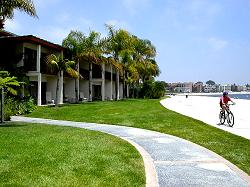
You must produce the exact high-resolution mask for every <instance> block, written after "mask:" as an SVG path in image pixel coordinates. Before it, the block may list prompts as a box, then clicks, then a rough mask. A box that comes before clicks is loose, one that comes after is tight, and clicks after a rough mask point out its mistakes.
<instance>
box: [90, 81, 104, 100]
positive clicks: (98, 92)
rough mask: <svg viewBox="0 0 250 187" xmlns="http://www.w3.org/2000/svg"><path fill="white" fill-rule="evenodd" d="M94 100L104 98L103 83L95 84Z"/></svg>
mask: <svg viewBox="0 0 250 187" xmlns="http://www.w3.org/2000/svg"><path fill="white" fill-rule="evenodd" d="M92 91H93V100H101V99H102V86H101V85H93V90H92Z"/></svg>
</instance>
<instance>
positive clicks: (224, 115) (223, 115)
mask: <svg viewBox="0 0 250 187" xmlns="http://www.w3.org/2000/svg"><path fill="white" fill-rule="evenodd" d="M230 105H234V104H227V108H226V110H224V111H223V110H222V109H221V110H220V114H219V119H220V123H221V124H224V123H225V121H226V120H227V123H228V125H229V127H233V125H234V115H233V113H232V112H231V110H230V108H229V106H230Z"/></svg>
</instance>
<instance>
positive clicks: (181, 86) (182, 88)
mask: <svg viewBox="0 0 250 187" xmlns="http://www.w3.org/2000/svg"><path fill="white" fill-rule="evenodd" d="M175 84H176V87H175V88H174V91H176V92H180V93H191V92H192V91H193V83H192V82H184V83H175Z"/></svg>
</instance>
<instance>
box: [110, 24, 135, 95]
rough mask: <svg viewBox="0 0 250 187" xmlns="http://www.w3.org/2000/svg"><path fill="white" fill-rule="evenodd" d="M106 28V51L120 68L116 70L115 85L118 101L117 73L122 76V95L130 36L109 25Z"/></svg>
mask: <svg viewBox="0 0 250 187" xmlns="http://www.w3.org/2000/svg"><path fill="white" fill-rule="evenodd" d="M106 28H107V29H108V37H107V39H106V41H107V43H106V50H107V52H108V53H109V55H111V57H112V58H113V59H114V60H115V61H116V63H118V64H120V65H119V66H120V67H121V68H120V69H117V74H116V75H117V76H116V84H115V90H116V99H119V91H118V90H119V87H118V85H117V82H118V81H119V73H121V74H122V76H123V86H124V87H123V93H124V94H125V82H126V68H127V65H128V64H129V61H130V55H131V53H132V51H131V50H132V48H131V34H130V33H129V32H128V31H126V30H123V29H119V30H115V29H114V28H113V26H111V25H106Z"/></svg>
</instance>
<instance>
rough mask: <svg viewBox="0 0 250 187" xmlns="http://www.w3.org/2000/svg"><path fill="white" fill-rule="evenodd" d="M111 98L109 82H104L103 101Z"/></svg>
mask: <svg viewBox="0 0 250 187" xmlns="http://www.w3.org/2000/svg"><path fill="white" fill-rule="evenodd" d="M111 97H112V96H111V81H109V80H105V99H106V100H110V99H111Z"/></svg>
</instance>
